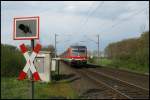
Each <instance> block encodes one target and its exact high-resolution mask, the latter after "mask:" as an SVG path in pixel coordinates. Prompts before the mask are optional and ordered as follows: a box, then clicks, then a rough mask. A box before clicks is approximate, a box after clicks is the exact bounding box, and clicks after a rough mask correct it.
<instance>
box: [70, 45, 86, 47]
mask: <svg viewBox="0 0 150 100" xmlns="http://www.w3.org/2000/svg"><path fill="white" fill-rule="evenodd" d="M70 48H86V46H79V45H72V46H70Z"/></svg>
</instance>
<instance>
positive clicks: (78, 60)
mask: <svg viewBox="0 0 150 100" xmlns="http://www.w3.org/2000/svg"><path fill="white" fill-rule="evenodd" d="M60 57H61V58H62V59H63V60H64V61H66V62H70V63H71V64H86V63H87V48H86V46H70V47H69V48H68V49H67V50H66V51H65V52H64V53H63V54H62V55H61V56H60Z"/></svg>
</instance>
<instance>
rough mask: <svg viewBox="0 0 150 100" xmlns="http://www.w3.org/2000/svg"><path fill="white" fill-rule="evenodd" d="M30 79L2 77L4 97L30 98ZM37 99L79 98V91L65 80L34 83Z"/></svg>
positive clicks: (2, 94)
mask: <svg viewBox="0 0 150 100" xmlns="http://www.w3.org/2000/svg"><path fill="white" fill-rule="evenodd" d="M29 85H30V82H29V81H28V80H23V81H18V80H17V78H16V77H13V78H12V77H9V78H4V77H2V78H1V98H2V99H30V96H29V93H30V92H29V87H30V86H29ZM34 86H35V87H34V93H35V94H34V95H35V99H53V98H57V99H58V98H64V99H74V98H77V97H78V96H77V93H76V92H75V91H74V90H73V89H72V87H71V86H70V85H69V84H68V83H67V82H65V81H60V82H53V83H40V82H35V84H34Z"/></svg>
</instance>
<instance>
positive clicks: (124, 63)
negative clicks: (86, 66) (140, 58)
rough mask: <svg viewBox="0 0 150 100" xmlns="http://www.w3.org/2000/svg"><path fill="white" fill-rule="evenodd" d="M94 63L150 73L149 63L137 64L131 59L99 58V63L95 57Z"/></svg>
mask: <svg viewBox="0 0 150 100" xmlns="http://www.w3.org/2000/svg"><path fill="white" fill-rule="evenodd" d="M93 63H95V64H98V65H103V66H107V67H111V68H118V69H123V70H128V71H132V72H137V73H149V66H148V67H147V65H137V64H136V63H133V62H131V61H120V60H115V61H114V60H110V59H106V58H102V59H99V61H98V63H97V59H94V61H93Z"/></svg>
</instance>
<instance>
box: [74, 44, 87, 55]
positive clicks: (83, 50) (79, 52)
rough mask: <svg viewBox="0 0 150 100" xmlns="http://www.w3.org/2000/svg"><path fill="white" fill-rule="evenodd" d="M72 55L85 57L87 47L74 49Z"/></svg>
mask: <svg viewBox="0 0 150 100" xmlns="http://www.w3.org/2000/svg"><path fill="white" fill-rule="evenodd" d="M72 54H73V55H75V56H84V55H85V54H86V47H85V46H78V47H72Z"/></svg>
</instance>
